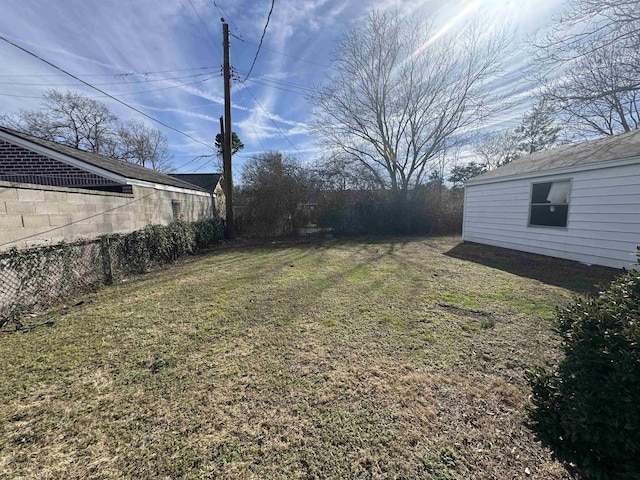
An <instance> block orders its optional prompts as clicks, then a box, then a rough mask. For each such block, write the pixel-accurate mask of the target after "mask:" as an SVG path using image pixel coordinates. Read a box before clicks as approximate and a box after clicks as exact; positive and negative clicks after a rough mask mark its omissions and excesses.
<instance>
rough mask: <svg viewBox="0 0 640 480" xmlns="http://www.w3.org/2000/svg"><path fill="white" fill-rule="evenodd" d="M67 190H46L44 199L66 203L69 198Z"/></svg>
mask: <svg viewBox="0 0 640 480" xmlns="http://www.w3.org/2000/svg"><path fill="white" fill-rule="evenodd" d="M67 195H68V194H67V192H47V191H45V192H44V201H45V202H55V203H66V202H67V201H68V200H67V198H68V197H67Z"/></svg>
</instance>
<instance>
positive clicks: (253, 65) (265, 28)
mask: <svg viewBox="0 0 640 480" xmlns="http://www.w3.org/2000/svg"><path fill="white" fill-rule="evenodd" d="M275 3H276V0H271V9H270V10H269V15H267V22H266V23H265V24H264V29H263V30H262V36H261V37H260V43H259V44H258V50H257V51H256V56H255V57H253V62H251V68H249V73H247V76H246V77H244V80H242V81H243V82H246V81H247V78H249V75H251V72H252V71H253V67H255V65H256V60H258V55H259V54H260V49H261V48H262V42H263V41H264V36H265V35H266V33H267V27H268V26H269V20H271V14H272V13H273V6H274V5H275Z"/></svg>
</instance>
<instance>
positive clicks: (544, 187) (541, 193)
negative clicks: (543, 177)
mask: <svg viewBox="0 0 640 480" xmlns="http://www.w3.org/2000/svg"><path fill="white" fill-rule="evenodd" d="M551 185H552V182H549V183H534V184H533V188H532V190H531V203H549V201H548V200H547V197H548V196H549V190H551Z"/></svg>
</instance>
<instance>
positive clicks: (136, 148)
mask: <svg viewBox="0 0 640 480" xmlns="http://www.w3.org/2000/svg"><path fill="white" fill-rule="evenodd" d="M118 137H119V140H120V142H119V144H120V147H119V148H120V151H119V152H118V157H119V158H121V159H123V160H126V161H128V162H131V163H135V164H136V165H140V166H143V167H147V168H151V169H153V170H158V171H161V172H168V171H171V170H172V163H171V155H170V154H169V149H168V142H167V137H166V135H164V134H163V133H162V132H161V131H160V130H157V129H155V128H151V127H149V126H148V125H147V124H146V123H144V122H142V121H140V120H129V121H128V122H126V123H125V124H123V125H121V127H120V128H119V130H118Z"/></svg>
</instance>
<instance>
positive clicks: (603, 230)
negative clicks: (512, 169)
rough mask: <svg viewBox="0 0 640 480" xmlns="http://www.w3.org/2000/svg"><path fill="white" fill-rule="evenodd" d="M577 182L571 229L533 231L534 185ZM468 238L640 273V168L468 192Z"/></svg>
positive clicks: (507, 183)
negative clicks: (639, 251) (639, 257)
mask: <svg viewBox="0 0 640 480" xmlns="http://www.w3.org/2000/svg"><path fill="white" fill-rule="evenodd" d="M568 179H570V180H572V186H571V192H570V197H569V216H568V221H567V228H554V227H530V226H528V225H527V224H528V220H529V202H530V195H531V184H532V183H538V182H549V181H557V180H568ZM463 239H464V240H466V241H469V242H477V243H484V244H487V245H495V246H498V247H504V248H512V249H515V250H523V251H525V252H531V253H538V254H541V255H549V256H552V257H558V258H566V259H569V260H577V261H580V262H584V263H590V264H597V265H605V266H609V267H614V268H622V267H625V268H627V269H630V268H634V266H635V268H638V266H637V265H635V264H636V255H635V253H636V246H637V245H640V164H635V165H626V166H616V167H610V168H603V169H598V170H589V171H582V172H574V173H569V174H566V173H565V174H562V175H547V176H536V177H535V178H529V179H519V180H509V181H502V182H495V183H486V184H480V185H470V186H468V187H467V188H466V189H465V208H464V221H463Z"/></svg>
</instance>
